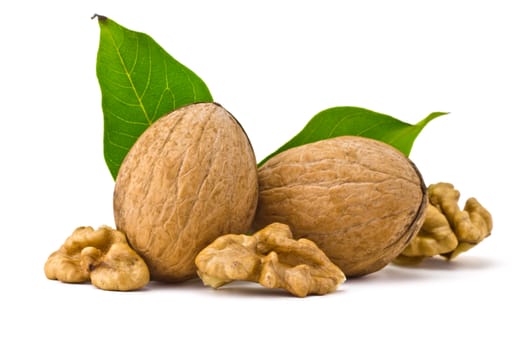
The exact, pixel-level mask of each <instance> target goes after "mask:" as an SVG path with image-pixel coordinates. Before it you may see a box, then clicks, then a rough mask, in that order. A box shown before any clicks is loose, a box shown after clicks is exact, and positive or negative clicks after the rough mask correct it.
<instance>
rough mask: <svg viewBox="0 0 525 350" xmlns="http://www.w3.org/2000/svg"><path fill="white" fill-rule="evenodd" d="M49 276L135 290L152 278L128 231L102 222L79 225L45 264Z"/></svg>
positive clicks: (103, 286) (69, 281)
mask: <svg viewBox="0 0 525 350" xmlns="http://www.w3.org/2000/svg"><path fill="white" fill-rule="evenodd" d="M44 272H45V274H46V277H47V278H49V279H53V280H59V281H62V282H68V283H81V282H87V281H91V283H92V284H93V285H94V286H96V287H98V288H100V289H104V290H121V291H127V290H135V289H140V288H142V287H144V286H145V285H147V284H148V282H149V271H148V267H147V266H146V264H145V263H144V261H143V260H142V259H141V257H140V256H139V255H138V254H137V253H135V251H133V249H131V248H130V246H129V245H128V242H127V240H126V236H125V235H124V233H122V232H120V231H117V230H113V229H111V228H110V227H108V226H101V227H99V228H98V229H97V230H94V229H93V228H92V227H90V226H85V227H84V226H83V227H79V228H77V229H76V230H75V231H74V232H73V233H72V234H71V236H69V237H68V238H67V240H66V241H65V243H64V244H63V245H62V246H61V247H60V249H59V250H57V251H56V252H54V253H52V254H51V255H50V256H49V258H48V259H47V261H46V264H45V266H44Z"/></svg>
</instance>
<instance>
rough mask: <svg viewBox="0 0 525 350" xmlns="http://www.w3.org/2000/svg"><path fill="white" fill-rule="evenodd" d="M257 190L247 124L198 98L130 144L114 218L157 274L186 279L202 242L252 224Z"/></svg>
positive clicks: (118, 185)
mask: <svg viewBox="0 0 525 350" xmlns="http://www.w3.org/2000/svg"><path fill="white" fill-rule="evenodd" d="M257 195H258V190H257V166H256V161H255V156H254V153H253V149H252V147H251V144H250V141H249V139H248V137H247V135H246V134H245V132H244V130H243V129H242V127H241V126H240V124H239V123H238V122H237V121H236V120H235V118H234V117H233V116H232V115H231V114H230V113H229V112H228V111H226V110H225V109H224V108H223V107H222V106H220V105H218V104H216V103H197V104H192V105H188V106H185V107H182V108H179V109H177V110H175V111H173V112H172V113H170V114H168V115H166V116H164V117H162V118H160V119H158V120H157V121H156V122H155V123H153V124H152V125H151V126H150V127H149V128H148V129H147V130H146V131H145V132H144V133H143V134H142V135H141V136H140V137H139V139H138V140H137V142H136V143H135V144H134V146H133V147H132V148H131V150H130V151H129V153H128V155H127V156H126V158H125V160H124V162H123V163H122V166H121V168H120V170H119V174H118V176H117V180H116V184H115V191H114V202H113V206H114V216H115V223H116V225H117V228H118V229H119V230H121V231H123V232H125V233H126V235H127V237H128V240H129V242H130V244H131V246H132V247H133V248H134V249H135V250H136V251H137V252H138V253H139V254H140V255H141V256H142V257H143V258H144V260H145V261H146V263H147V264H148V267H149V268H150V272H151V275H152V278H153V279H156V280H162V281H183V280H186V279H189V278H192V277H194V276H195V273H196V267H195V264H194V259H195V256H196V255H197V253H198V252H199V251H200V250H201V249H202V248H204V247H205V246H206V245H208V244H209V243H211V242H212V241H213V240H214V239H215V238H217V237H218V236H220V235H222V234H225V233H245V232H247V231H248V230H249V229H250V227H251V224H252V221H253V217H254V214H255V209H256V205H257Z"/></svg>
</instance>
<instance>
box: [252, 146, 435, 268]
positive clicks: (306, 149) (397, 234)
mask: <svg viewBox="0 0 525 350" xmlns="http://www.w3.org/2000/svg"><path fill="white" fill-rule="evenodd" d="M258 177H259V203H258V208H257V212H256V216H255V222H254V228H255V229H259V228H261V227H264V226H266V225H268V224H270V223H272V222H281V223H284V224H287V225H289V226H290V227H291V229H292V232H293V233H294V237H295V238H296V239H298V238H307V239H310V240H312V241H313V242H315V243H316V244H317V245H318V246H319V248H321V249H322V250H323V251H324V252H325V254H326V255H327V256H328V257H329V258H330V260H331V261H332V262H334V263H335V264H336V265H337V266H339V268H341V270H342V271H343V272H344V273H345V275H346V276H347V277H354V276H361V275H365V274H369V273H372V272H375V271H377V270H379V269H381V268H383V267H384V266H385V265H387V264H388V263H389V262H391V261H392V260H393V259H394V258H395V257H396V256H398V255H399V253H401V251H402V250H403V249H404V247H405V246H406V245H407V244H408V243H409V241H410V240H411V238H412V237H413V236H414V235H415V234H416V233H417V232H418V231H419V229H420V227H421V225H422V224H423V221H424V212H425V208H426V206H427V202H428V199H427V193H426V187H425V184H424V181H423V178H422V176H421V174H420V173H419V171H418V169H417V168H416V166H415V165H414V164H413V163H412V162H411V161H410V160H409V159H408V158H407V157H406V156H405V155H404V154H403V153H401V152H400V151H398V150H397V149H395V148H394V147H391V146H389V145H387V144H386V143H383V142H380V141H376V140H372V139H369V138H363V137H357V136H341V137H335V138H331V139H327V140H322V141H318V142H314V143H310V144H306V145H302V146H298V147H294V148H291V149H288V150H286V151H284V152H282V153H279V154H277V155H276V156H274V157H272V158H270V159H269V160H268V161H267V162H266V163H264V164H263V165H262V166H261V167H260V168H259V170H258Z"/></svg>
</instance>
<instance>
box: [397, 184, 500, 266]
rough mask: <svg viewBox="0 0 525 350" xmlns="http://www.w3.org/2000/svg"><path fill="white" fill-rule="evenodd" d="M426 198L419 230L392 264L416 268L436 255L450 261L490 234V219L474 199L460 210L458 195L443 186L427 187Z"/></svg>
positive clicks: (487, 213)
mask: <svg viewBox="0 0 525 350" xmlns="http://www.w3.org/2000/svg"><path fill="white" fill-rule="evenodd" d="M428 196H429V205H428V207H427V209H426V210H427V213H426V218H425V222H424V224H423V227H422V228H421V230H420V231H419V233H418V234H417V236H416V237H414V238H413V239H412V241H411V242H410V244H409V245H408V246H407V247H406V248H405V249H404V250H403V252H402V253H401V255H399V256H398V257H397V258H396V260H395V262H396V263H400V264H416V263H418V262H421V261H422V260H423V259H424V258H427V257H433V256H436V255H441V256H443V257H445V258H447V259H449V260H450V259H454V258H455V257H457V256H458V255H459V254H461V253H464V252H466V251H467V250H470V249H471V248H472V247H474V246H476V245H477V244H478V243H480V242H481V241H482V240H484V239H485V238H486V237H488V236H490V234H491V231H492V225H493V224H492V216H491V214H490V212H489V211H488V210H487V209H485V208H484V207H483V206H482V205H481V204H480V203H479V202H478V201H477V199H476V198H473V197H472V198H469V199H467V201H466V202H465V207H464V209H463V210H461V209H460V208H459V205H458V201H459V197H460V193H459V191H458V190H456V189H455V188H454V185H452V184H450V183H446V182H438V183H435V184H432V185H430V186H428Z"/></svg>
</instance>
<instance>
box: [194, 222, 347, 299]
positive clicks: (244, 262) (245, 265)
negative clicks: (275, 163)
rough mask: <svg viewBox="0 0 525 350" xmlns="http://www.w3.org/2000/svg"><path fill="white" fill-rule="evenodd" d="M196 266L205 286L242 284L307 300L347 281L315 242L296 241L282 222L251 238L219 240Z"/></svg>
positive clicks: (232, 236)
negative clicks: (277, 289) (278, 291)
mask: <svg viewBox="0 0 525 350" xmlns="http://www.w3.org/2000/svg"><path fill="white" fill-rule="evenodd" d="M195 264H196V266H197V269H198V270H197V273H198V275H199V277H200V278H201V279H202V281H203V282H204V284H206V285H209V286H212V287H213V288H219V287H220V286H222V285H224V284H226V283H230V282H232V281H235V280H244V281H252V282H258V283H260V284H261V285H262V286H264V287H267V288H284V289H286V290H288V291H289V292H290V293H291V294H293V295H295V296H298V297H305V296H306V295H308V294H319V295H322V294H326V293H330V292H333V291H335V290H336V289H337V286H338V285H339V284H341V283H342V282H344V281H345V276H344V274H343V272H342V271H341V270H340V269H339V268H338V267H337V266H336V265H334V264H333V263H332V262H331V261H330V260H329V259H328V257H327V256H326V255H325V254H324V253H323V252H322V251H321V250H320V249H319V248H318V247H317V246H316V245H315V243H313V242H312V241H310V240H307V239H299V240H294V239H293V238H292V232H291V231H290V229H289V227H288V226H287V225H284V224H280V223H273V224H270V225H268V226H266V227H265V228H263V229H262V230H260V231H258V232H256V233H255V234H253V235H244V234H227V235H224V236H221V237H219V238H217V239H216V240H215V241H214V242H213V243H212V244H210V245H209V246H208V247H206V248H204V249H203V250H202V251H201V252H200V253H199V254H198V255H197V257H196V259H195Z"/></svg>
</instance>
